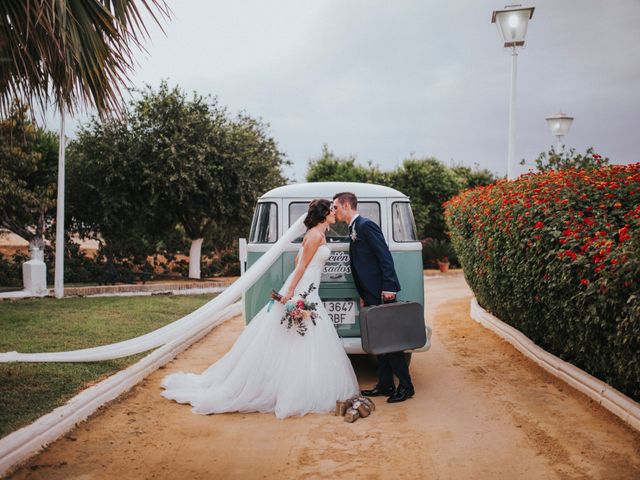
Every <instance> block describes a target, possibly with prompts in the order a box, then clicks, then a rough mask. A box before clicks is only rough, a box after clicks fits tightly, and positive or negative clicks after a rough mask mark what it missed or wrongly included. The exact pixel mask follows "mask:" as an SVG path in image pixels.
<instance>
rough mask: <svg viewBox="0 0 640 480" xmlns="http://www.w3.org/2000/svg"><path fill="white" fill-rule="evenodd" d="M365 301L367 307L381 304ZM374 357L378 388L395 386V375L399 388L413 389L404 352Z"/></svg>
mask: <svg viewBox="0 0 640 480" xmlns="http://www.w3.org/2000/svg"><path fill="white" fill-rule="evenodd" d="M366 300H369V301H370V302H371V303H369V302H366V304H367V305H380V303H382V302H381V301H378V302H377V303H376V302H375V301H373V299H372V298H368V299H366ZM393 302H395V300H392V301H391V302H384V303H393ZM376 357H377V359H378V371H377V375H378V386H380V387H381V388H385V387H391V386H393V385H395V382H394V381H393V376H394V375H395V376H396V377H398V380H399V383H400V386H401V387H403V388H411V387H413V384H412V383H411V375H409V366H408V365H407V359H406V357H405V355H404V352H391V353H384V354H382V355H376Z"/></svg>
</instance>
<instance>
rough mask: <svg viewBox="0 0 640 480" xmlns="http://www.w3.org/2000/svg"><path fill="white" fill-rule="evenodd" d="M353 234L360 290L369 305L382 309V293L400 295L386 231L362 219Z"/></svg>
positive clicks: (354, 271) (351, 250) (353, 257)
mask: <svg viewBox="0 0 640 480" xmlns="http://www.w3.org/2000/svg"><path fill="white" fill-rule="evenodd" d="M352 232H355V233H351V238H350V240H349V256H350V257H351V273H352V275H353V280H354V282H355V284H356V289H357V290H358V294H359V295H360V297H361V298H362V299H363V300H364V303H365V305H379V304H380V303H382V300H381V298H380V297H381V295H382V292H399V291H400V282H398V277H397V275H396V270H395V267H394V265H393V258H392V257H391V252H389V247H388V246H387V242H385V240H384V235H383V234H382V230H380V227H379V226H378V225H377V224H376V223H375V222H373V221H372V220H369V219H368V218H365V217H362V216H358V217H357V218H356V219H355V221H354V222H353V227H352ZM354 237H355V239H354Z"/></svg>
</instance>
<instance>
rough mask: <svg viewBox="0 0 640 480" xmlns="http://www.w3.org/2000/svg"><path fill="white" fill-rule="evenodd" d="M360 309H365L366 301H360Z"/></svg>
mask: <svg viewBox="0 0 640 480" xmlns="http://www.w3.org/2000/svg"><path fill="white" fill-rule="evenodd" d="M360 308H364V299H362V298H361V299H360Z"/></svg>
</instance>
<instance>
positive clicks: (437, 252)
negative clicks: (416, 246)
mask: <svg viewBox="0 0 640 480" xmlns="http://www.w3.org/2000/svg"><path fill="white" fill-rule="evenodd" d="M445 259H446V260H448V261H449V262H450V263H451V264H452V265H454V266H456V265H458V257H457V256H456V251H455V250H454V249H453V245H452V244H451V242H450V241H449V240H438V239H437V238H425V239H424V240H422V264H423V266H424V267H425V268H428V267H432V268H433V267H437V266H438V261H445Z"/></svg>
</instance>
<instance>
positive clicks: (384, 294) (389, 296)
mask: <svg viewBox="0 0 640 480" xmlns="http://www.w3.org/2000/svg"><path fill="white" fill-rule="evenodd" d="M395 298H396V294H395V293H393V292H382V300H384V301H385V302H390V301H391V300H394V299H395Z"/></svg>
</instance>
